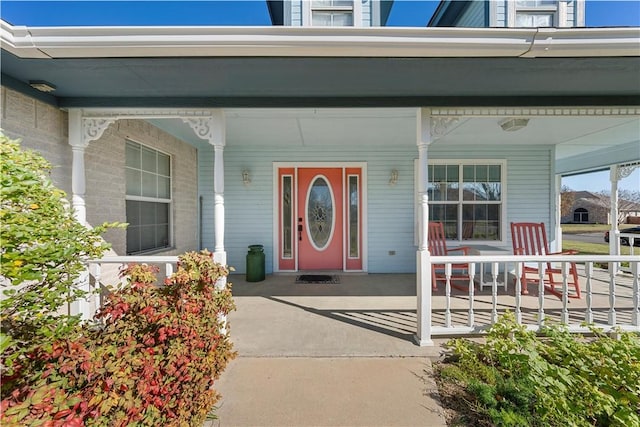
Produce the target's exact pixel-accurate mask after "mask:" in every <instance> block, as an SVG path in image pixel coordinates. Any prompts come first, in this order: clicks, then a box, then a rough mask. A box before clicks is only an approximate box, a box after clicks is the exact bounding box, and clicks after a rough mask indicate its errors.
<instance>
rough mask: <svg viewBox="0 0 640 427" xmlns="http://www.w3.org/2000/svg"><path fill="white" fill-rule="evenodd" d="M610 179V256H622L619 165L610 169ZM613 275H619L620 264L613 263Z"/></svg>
mask: <svg viewBox="0 0 640 427" xmlns="http://www.w3.org/2000/svg"><path fill="white" fill-rule="evenodd" d="M609 179H610V180H611V198H610V200H611V206H610V212H609V221H610V222H611V230H610V231H609V255H620V230H619V229H618V180H619V179H620V177H619V174H618V165H613V166H611V167H610V168H609ZM611 265H612V267H611V268H612V269H613V274H617V273H618V264H617V263H612V264H611Z"/></svg>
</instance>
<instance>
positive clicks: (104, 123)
mask: <svg viewBox="0 0 640 427" xmlns="http://www.w3.org/2000/svg"><path fill="white" fill-rule="evenodd" d="M115 121H116V119H104V118H88V117H83V118H82V141H83V142H84V144H85V146H87V145H88V144H89V142H91V141H95V140H96V139H100V138H101V137H102V135H103V134H104V131H105V130H107V128H108V127H109V126H110V125H111V124H112V123H115Z"/></svg>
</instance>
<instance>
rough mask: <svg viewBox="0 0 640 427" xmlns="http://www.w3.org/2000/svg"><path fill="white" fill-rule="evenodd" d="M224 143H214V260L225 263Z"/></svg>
mask: <svg viewBox="0 0 640 427" xmlns="http://www.w3.org/2000/svg"><path fill="white" fill-rule="evenodd" d="M223 153H224V145H214V166H213V168H214V176H213V188H214V190H213V191H214V203H215V204H214V214H215V218H214V221H215V222H214V230H215V249H214V255H215V258H216V261H217V262H219V263H222V264H226V252H225V250H224V157H223Z"/></svg>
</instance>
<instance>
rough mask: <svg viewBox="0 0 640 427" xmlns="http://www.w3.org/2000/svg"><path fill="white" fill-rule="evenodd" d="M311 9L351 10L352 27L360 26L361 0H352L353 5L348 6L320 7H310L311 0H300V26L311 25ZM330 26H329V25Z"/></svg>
mask: <svg viewBox="0 0 640 427" xmlns="http://www.w3.org/2000/svg"><path fill="white" fill-rule="evenodd" d="M313 10H328V11H331V10H336V11H337V10H345V11H347V10H352V11H353V26H354V27H362V26H363V25H362V1H361V0H353V7H348V6H336V7H322V8H312V7H311V0H302V26H303V27H312V26H313V25H312V22H313V20H312V11H313ZM329 28H331V27H329Z"/></svg>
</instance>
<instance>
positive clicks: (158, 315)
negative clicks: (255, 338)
mask: <svg viewBox="0 0 640 427" xmlns="http://www.w3.org/2000/svg"><path fill="white" fill-rule="evenodd" d="M124 274H126V275H127V276H128V277H129V283H128V285H126V286H125V287H123V288H122V289H119V290H117V291H115V292H113V293H112V294H111V295H110V296H109V298H108V300H107V303H106V304H105V306H104V308H103V309H102V311H100V312H99V313H98V315H97V316H96V317H97V319H99V320H101V321H102V323H101V326H100V327H99V328H95V327H94V328H90V327H88V326H83V327H79V328H78V329H77V330H75V331H74V333H73V334H71V335H70V336H69V338H68V339H67V340H64V341H57V342H54V343H49V344H43V345H42V346H40V347H38V348H37V350H36V351H35V352H33V353H32V354H30V355H29V357H28V358H27V360H25V361H24V362H23V363H22V364H21V365H20V366H18V367H17V368H16V370H15V374H14V375H13V376H12V377H11V378H4V379H3V382H5V384H3V396H2V398H3V400H2V402H1V406H0V422H1V424H2V425H3V426H10V425H21V426H23V425H33V426H83V425H86V426H110V427H111V426H126V425H130V424H137V425H148V426H160V425H162V426H191V425H198V424H200V425H201V424H202V423H203V422H204V420H205V418H206V416H207V414H209V413H210V411H211V410H212V409H213V406H214V404H215V403H216V401H217V400H218V398H219V396H218V394H217V393H216V391H215V390H214V389H213V385H214V381H215V380H216V379H217V378H218V377H219V375H220V373H221V372H222V371H223V370H224V368H225V367H226V365H227V363H228V362H229V360H231V359H232V358H233V357H234V356H235V353H234V352H233V351H232V344H231V342H230V340H229V337H228V334H227V331H225V329H224V328H225V327H227V328H228V325H227V326H225V324H224V321H223V318H224V316H226V315H227V314H228V313H229V312H230V311H231V310H233V309H234V308H235V307H234V304H233V300H232V298H231V289H230V286H225V287H222V288H216V284H217V283H218V279H220V278H222V277H225V276H227V274H228V270H227V269H226V268H225V267H224V266H221V265H219V264H216V263H214V262H213V259H212V257H211V254H210V253H208V252H206V251H203V252H201V253H193V252H192V253H187V254H185V255H183V256H181V257H180V261H179V264H178V269H177V272H176V273H175V274H173V275H172V276H171V277H169V278H167V279H166V283H165V286H161V287H158V286H155V285H154V283H155V281H156V279H155V274H154V272H153V270H152V269H151V268H150V267H148V266H144V265H131V266H128V267H127V268H126V269H125V271H124ZM7 381H9V383H7ZM9 388H10V389H11V390H12V391H10V392H7V393H5V391H7V390H9ZM5 394H6V396H5Z"/></svg>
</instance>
